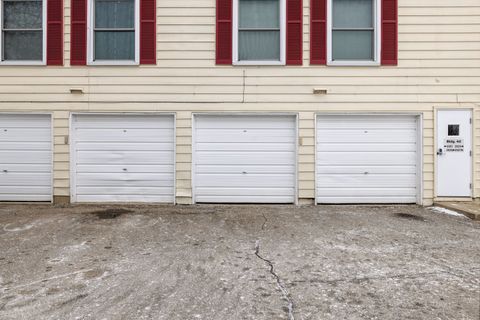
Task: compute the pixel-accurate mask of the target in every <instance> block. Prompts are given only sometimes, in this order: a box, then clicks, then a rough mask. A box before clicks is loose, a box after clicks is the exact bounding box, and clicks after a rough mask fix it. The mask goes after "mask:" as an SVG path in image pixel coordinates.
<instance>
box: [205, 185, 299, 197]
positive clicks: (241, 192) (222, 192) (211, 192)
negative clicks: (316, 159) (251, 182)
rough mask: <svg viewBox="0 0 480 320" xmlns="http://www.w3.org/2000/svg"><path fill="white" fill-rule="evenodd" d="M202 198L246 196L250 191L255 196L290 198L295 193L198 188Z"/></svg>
mask: <svg viewBox="0 0 480 320" xmlns="http://www.w3.org/2000/svg"><path fill="white" fill-rule="evenodd" d="M198 190H199V191H200V193H201V194H202V195H203V196H215V195H218V196H232V195H233V196H235V195H237V196H248V195H251V194H252V191H253V192H254V193H255V195H256V196H275V197H276V196H291V195H292V192H295V190H294V189H293V188H281V187H277V188H250V187H247V188H240V187H229V188H227V187H221V188H217V187H198Z"/></svg>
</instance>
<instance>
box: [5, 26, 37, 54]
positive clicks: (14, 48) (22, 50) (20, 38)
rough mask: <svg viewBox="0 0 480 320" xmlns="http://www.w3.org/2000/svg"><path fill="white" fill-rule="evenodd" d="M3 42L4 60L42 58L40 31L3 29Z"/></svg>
mask: <svg viewBox="0 0 480 320" xmlns="http://www.w3.org/2000/svg"><path fill="white" fill-rule="evenodd" d="M3 44H4V48H3V59H4V60H31V61H35V60H39V61H41V60H42V57H43V54H42V52H43V47H42V45H43V33H42V31H5V32H4V33H3Z"/></svg>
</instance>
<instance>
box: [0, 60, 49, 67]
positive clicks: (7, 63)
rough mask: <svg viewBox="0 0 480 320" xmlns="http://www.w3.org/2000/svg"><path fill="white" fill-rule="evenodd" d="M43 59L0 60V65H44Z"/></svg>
mask: <svg viewBox="0 0 480 320" xmlns="http://www.w3.org/2000/svg"><path fill="white" fill-rule="evenodd" d="M46 65H47V64H46V62H45V61H20V60H17V61H13V60H12V61H1V62H0V66H20V67H21V66H27V67H29V66H46Z"/></svg>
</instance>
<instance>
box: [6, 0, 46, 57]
mask: <svg viewBox="0 0 480 320" xmlns="http://www.w3.org/2000/svg"><path fill="white" fill-rule="evenodd" d="M2 4H3V19H2V22H3V23H2V26H1V27H2V37H3V40H2V41H3V52H2V60H4V61H16V60H19V61H22V60H23V61H41V60H42V58H43V22H42V20H43V5H42V1H38V0H29V1H23V0H4V1H3V2H2Z"/></svg>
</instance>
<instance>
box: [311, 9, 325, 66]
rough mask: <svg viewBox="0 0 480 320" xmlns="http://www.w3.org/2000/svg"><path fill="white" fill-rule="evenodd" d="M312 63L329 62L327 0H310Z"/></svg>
mask: <svg viewBox="0 0 480 320" xmlns="http://www.w3.org/2000/svg"><path fill="white" fill-rule="evenodd" d="M310 64H327V0H310Z"/></svg>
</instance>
